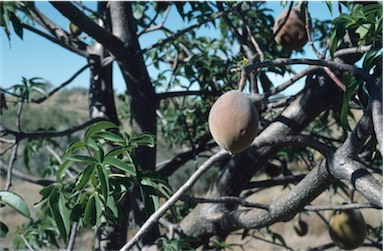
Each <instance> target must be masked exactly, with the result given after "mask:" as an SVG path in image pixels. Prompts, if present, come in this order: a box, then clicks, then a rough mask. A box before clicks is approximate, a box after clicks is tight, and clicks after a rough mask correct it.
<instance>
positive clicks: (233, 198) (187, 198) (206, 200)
mask: <svg viewBox="0 0 384 251" xmlns="http://www.w3.org/2000/svg"><path fill="white" fill-rule="evenodd" d="M180 200H182V201H192V202H197V203H236V204H239V205H242V206H244V207H253V208H260V209H264V210H268V208H269V205H266V204H261V203H255V202H250V201H247V200H245V199H243V198H240V197H236V196H220V197H216V198H199V197H190V196H183V197H181V198H180Z"/></svg>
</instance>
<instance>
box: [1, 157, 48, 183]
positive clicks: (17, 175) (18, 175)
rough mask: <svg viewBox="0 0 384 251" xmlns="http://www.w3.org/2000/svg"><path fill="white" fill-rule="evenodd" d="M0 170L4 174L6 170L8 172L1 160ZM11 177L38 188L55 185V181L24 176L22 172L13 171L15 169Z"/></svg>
mask: <svg viewBox="0 0 384 251" xmlns="http://www.w3.org/2000/svg"><path fill="white" fill-rule="evenodd" d="M0 170H1V171H5V172H7V170H8V167H7V164H6V163H4V162H3V161H1V160H0ZM12 176H13V177H15V178H17V179H20V180H24V181H27V182H30V183H33V184H36V185H40V186H47V185H50V184H52V183H55V180H50V179H42V178H40V177H35V176H31V175H27V174H24V173H22V172H19V171H17V170H15V169H12Z"/></svg>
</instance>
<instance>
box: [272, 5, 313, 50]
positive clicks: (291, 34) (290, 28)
mask: <svg viewBox="0 0 384 251" xmlns="http://www.w3.org/2000/svg"><path fill="white" fill-rule="evenodd" d="M287 13H288V9H286V10H283V12H281V14H280V15H279V17H278V18H277V20H276V22H275V25H274V26H273V32H274V33H276V31H277V29H278V28H279V26H280V23H282V22H283V21H284V19H285V17H286V16H287ZM275 41H276V43H278V44H281V45H282V46H283V48H284V49H285V50H288V51H292V50H301V48H303V47H304V45H305V44H306V43H307V42H308V37H307V31H306V29H305V21H304V20H303V18H302V17H301V16H300V10H298V9H296V8H292V10H291V12H290V13H289V17H288V18H287V21H286V22H285V24H284V25H283V27H281V29H280V31H279V33H278V34H277V35H276V36H275Z"/></svg>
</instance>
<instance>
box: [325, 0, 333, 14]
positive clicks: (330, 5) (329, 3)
mask: <svg viewBox="0 0 384 251" xmlns="http://www.w3.org/2000/svg"><path fill="white" fill-rule="evenodd" d="M325 3H326V4H327V7H328V10H329V13H331V16H332V1H325Z"/></svg>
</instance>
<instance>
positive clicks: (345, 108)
mask: <svg viewBox="0 0 384 251" xmlns="http://www.w3.org/2000/svg"><path fill="white" fill-rule="evenodd" d="M358 84H359V82H358V81H353V82H352V83H351V84H350V85H348V86H347V89H346V91H345V93H344V99H343V105H342V107H341V113H340V124H341V125H342V126H343V127H344V129H346V130H348V131H351V127H350V126H349V121H348V114H349V101H350V100H351V97H352V95H353V93H354V91H355V88H356V87H357V85H358Z"/></svg>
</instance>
